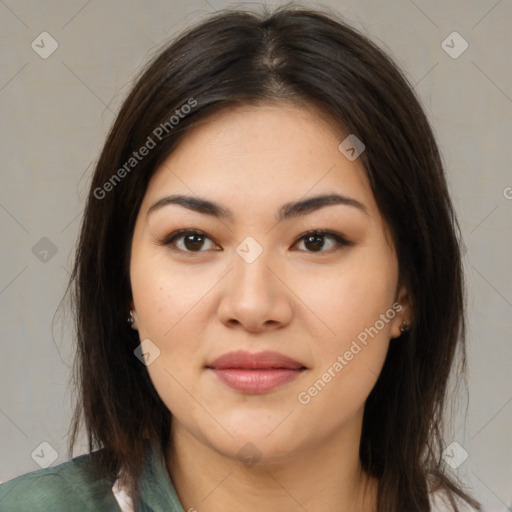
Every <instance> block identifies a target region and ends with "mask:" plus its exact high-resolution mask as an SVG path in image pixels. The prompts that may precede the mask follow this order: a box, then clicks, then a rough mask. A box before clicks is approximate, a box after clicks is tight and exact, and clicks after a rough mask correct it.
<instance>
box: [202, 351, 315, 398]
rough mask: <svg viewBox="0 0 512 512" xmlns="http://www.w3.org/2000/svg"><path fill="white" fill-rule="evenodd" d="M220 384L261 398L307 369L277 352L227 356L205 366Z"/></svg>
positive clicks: (243, 352) (239, 352)
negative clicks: (258, 395) (259, 395)
mask: <svg viewBox="0 0 512 512" xmlns="http://www.w3.org/2000/svg"><path fill="white" fill-rule="evenodd" d="M206 368H207V369H208V370H210V371H211V372H212V373H214V374H215V375H216V377H217V378H218V379H219V381H220V382H222V383H223V384H225V385H226V386H228V387H230V388H231V389H234V390H236V391H239V392H242V393H247V394H262V393H267V392H270V391H273V390H275V389H277V388H279V387H281V386H282V385H284V384H286V383H288V382H291V381H292V380H295V379H296V378H297V377H299V376H300V375H301V374H302V373H303V372H304V371H305V370H307V367H306V366H304V365H303V364H302V363H300V362H298V361H295V360H294V359H291V358H290V357H288V356H285V355H283V354H279V353H278V352H270V351H265V352H258V353H251V352H246V351H242V350H240V351H237V352H229V353H228V354H224V355H223V356H221V357H219V358H217V359H215V360H214V361H213V362H211V363H209V364H208V365H206Z"/></svg>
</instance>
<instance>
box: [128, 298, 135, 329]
mask: <svg viewBox="0 0 512 512" xmlns="http://www.w3.org/2000/svg"><path fill="white" fill-rule="evenodd" d="M127 321H128V323H129V324H130V327H131V328H132V329H134V330H137V313H136V312H135V308H134V305H133V302H131V303H130V313H129V316H128V318H127Z"/></svg>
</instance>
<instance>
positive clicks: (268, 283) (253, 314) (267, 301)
mask: <svg viewBox="0 0 512 512" xmlns="http://www.w3.org/2000/svg"><path fill="white" fill-rule="evenodd" d="M233 267H234V268H233V269H232V270H231V272H229V274H228V276H227V278H226V279H225V280H224V288H223V290H222V297H221V300H220V303H219V307H218V315H219V318H220V320H221V321H222V322H223V323H224V324H225V325H226V326H228V327H230V328H239V329H244V330H246V331H249V332H253V333H257V332H263V331H270V330H276V329H280V328H282V327H284V326H285V325H287V324H289V323H290V322H291V319H292V316H293V307H292V298H293V293H292V292H291V290H290V289H289V288H288V287H287V285H286V284H285V283H286V279H285V278H284V276H283V275H280V272H279V271H278V270H276V268H277V267H276V265H275V264H274V265H273V264H272V263H271V262H270V261H269V259H268V258H267V257H266V252H265V251H264V252H263V254H261V255H260V256H259V257H258V258H257V259H256V260H255V261H253V262H252V263H247V262H246V261H245V260H244V259H243V258H241V257H240V256H239V255H238V254H235V255H234V256H233ZM272 267H274V268H272ZM281 273H282V272H281Z"/></svg>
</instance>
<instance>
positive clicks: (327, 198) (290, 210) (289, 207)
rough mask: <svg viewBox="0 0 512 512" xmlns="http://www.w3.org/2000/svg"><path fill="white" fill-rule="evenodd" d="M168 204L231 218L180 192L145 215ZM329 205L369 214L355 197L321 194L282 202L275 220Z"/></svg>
mask: <svg viewBox="0 0 512 512" xmlns="http://www.w3.org/2000/svg"><path fill="white" fill-rule="evenodd" d="M168 205H178V206H182V207H184V208H187V209H189V210H192V211H195V212H197V213H202V214H205V215H211V216H212V217H216V218H219V219H232V218H233V212H232V211H231V210H229V209H228V208H225V207H224V206H222V205H220V204H218V203H215V202H213V201H210V200H208V199H204V198H200V197H194V196H186V195H181V194H175V195H171V196H166V197H163V198H162V199H159V200H158V201H157V202H156V203H155V204H153V205H152V206H151V207H150V208H149V209H148V212H147V214H146V216H149V215H150V214H151V213H153V212H154V211H156V210H159V209H160V208H163V207H164V206H168ZM331 205H344V206H351V207H353V208H356V209H358V210H360V211H361V212H363V213H365V214H366V215H369V213H368V210H367V208H366V206H365V205H364V204H363V203H361V202H360V201H358V200H357V199H354V198H352V197H347V196H345V195H341V194H323V195H319V196H313V197H308V198H306V199H303V200H300V201H294V202H289V203H285V204H283V205H282V206H281V208H279V211H278V213H277V220H278V221H283V220H287V219H290V218H292V217H298V216H301V215H307V214H308V213H311V212H313V211H316V210H319V209H320V208H323V207H325V206H331Z"/></svg>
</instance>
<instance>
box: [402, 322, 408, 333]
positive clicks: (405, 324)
mask: <svg viewBox="0 0 512 512" xmlns="http://www.w3.org/2000/svg"><path fill="white" fill-rule="evenodd" d="M408 330H409V324H408V323H407V322H406V321H405V320H404V321H403V323H402V325H401V326H400V332H401V333H404V332H407V331H408Z"/></svg>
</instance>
